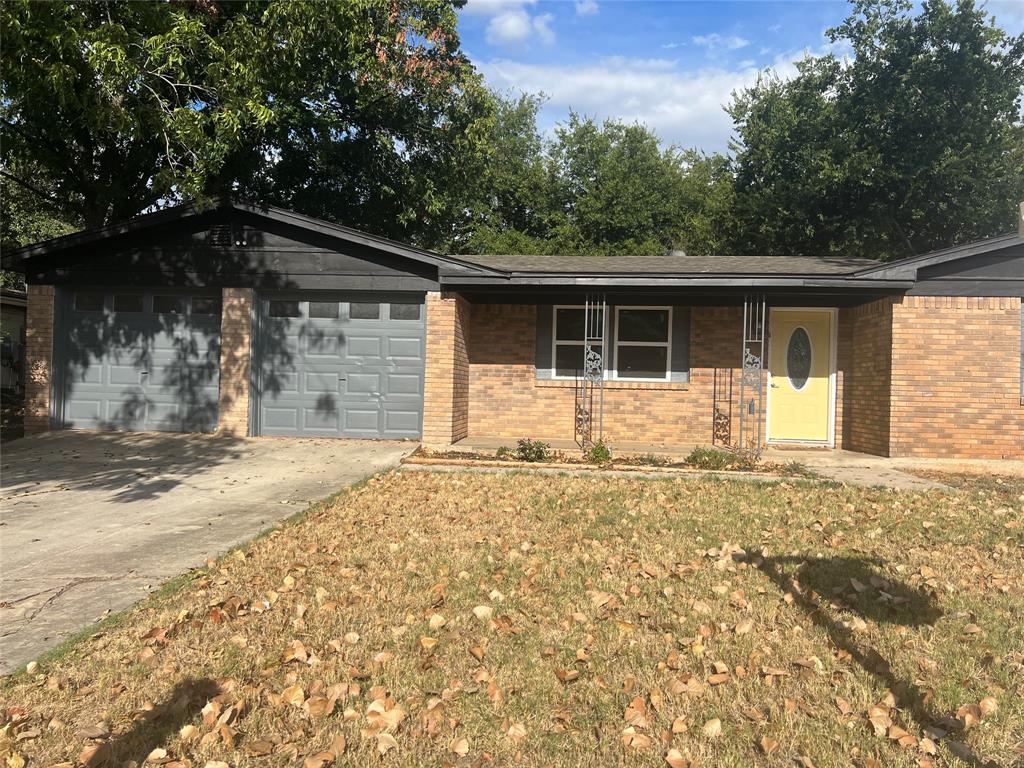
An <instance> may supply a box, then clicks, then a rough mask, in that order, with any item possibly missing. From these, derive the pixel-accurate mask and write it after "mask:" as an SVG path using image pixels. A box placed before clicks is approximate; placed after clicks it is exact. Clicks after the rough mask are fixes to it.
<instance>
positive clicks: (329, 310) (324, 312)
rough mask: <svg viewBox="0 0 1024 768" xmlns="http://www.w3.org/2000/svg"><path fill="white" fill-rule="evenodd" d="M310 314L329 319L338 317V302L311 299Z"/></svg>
mask: <svg viewBox="0 0 1024 768" xmlns="http://www.w3.org/2000/svg"><path fill="white" fill-rule="evenodd" d="M309 316H310V317H320V318H328V319H330V318H336V317H337V316H338V302H336V301H311V302H309Z"/></svg>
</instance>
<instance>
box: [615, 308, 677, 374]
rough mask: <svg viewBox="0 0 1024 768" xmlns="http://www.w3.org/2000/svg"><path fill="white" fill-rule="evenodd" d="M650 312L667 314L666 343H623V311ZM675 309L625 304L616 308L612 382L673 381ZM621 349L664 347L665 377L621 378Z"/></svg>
mask: <svg viewBox="0 0 1024 768" xmlns="http://www.w3.org/2000/svg"><path fill="white" fill-rule="evenodd" d="M623 309H626V310H648V311H652V312H658V311H660V312H666V313H667V314H668V318H667V321H668V322H667V326H666V329H667V331H668V332H667V334H666V336H665V341H622V339H621V334H620V333H619V313H620V312H621V311H622V310H623ZM673 309H674V307H672V306H644V305H633V304H624V305H622V306H616V307H615V336H614V341H615V344H614V347H615V349H614V354H615V365H614V366H613V367H612V369H611V374H612V377H611V378H612V381H636V382H644V381H647V382H667V381H671V380H672V324H673V322H674V318H673V316H672V312H673ZM619 347H663V348H664V349H665V375H664V376H662V377H660V378H650V377H642V378H641V377H638V376H620V375H619Z"/></svg>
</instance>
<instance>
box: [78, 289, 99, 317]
mask: <svg viewBox="0 0 1024 768" xmlns="http://www.w3.org/2000/svg"><path fill="white" fill-rule="evenodd" d="M75 309H76V310H77V311H79V312H102V311H103V294H102V293H93V292H91V291H90V292H86V291H78V292H76V293H75Z"/></svg>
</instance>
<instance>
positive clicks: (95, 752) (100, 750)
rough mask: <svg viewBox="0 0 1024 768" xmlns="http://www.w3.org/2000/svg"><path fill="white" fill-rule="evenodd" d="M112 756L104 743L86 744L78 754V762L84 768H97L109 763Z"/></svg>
mask: <svg viewBox="0 0 1024 768" xmlns="http://www.w3.org/2000/svg"><path fill="white" fill-rule="evenodd" d="M112 756H113V752H112V751H111V749H110V745H109V744H108V743H107V742H105V741H104V742H100V743H99V744H86V745H85V747H83V748H82V751H81V752H79V753H78V762H79V763H81V764H82V765H83V766H85V768H97V767H98V766H101V765H106V764H107V763H108V762H110V758H111V757H112Z"/></svg>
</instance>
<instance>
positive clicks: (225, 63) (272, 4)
mask: <svg viewBox="0 0 1024 768" xmlns="http://www.w3.org/2000/svg"><path fill="white" fill-rule="evenodd" d="M0 23H2V27H0V34H2V36H3V39H4V50H3V77H2V92H0V130H2V133H0V140H2V142H3V168H2V173H3V174H4V175H5V177H6V178H7V179H8V180H9V181H12V182H13V183H16V184H19V185H20V186H21V187H22V188H23V189H24V190H26V191H27V192H30V193H32V194H35V195H36V196H37V197H39V198H40V200H42V201H44V202H46V203H49V204H51V205H52V206H55V207H56V208H57V209H59V212H60V214H61V215H62V216H63V217H64V218H66V219H68V220H81V221H82V222H84V223H85V224H86V225H87V226H97V225H102V224H105V223H108V222H110V221H115V220H120V219H124V218H127V217H130V216H132V215H134V214H137V213H139V212H140V211H142V210H144V209H146V208H148V207H151V206H154V205H158V204H163V203H166V202H173V201H176V200H178V199H181V198H183V197H189V196H197V195H202V194H205V193H209V192H214V191H222V190H225V189H228V190H238V191H241V192H243V193H248V194H251V195H253V196H255V197H256V198H257V199H259V200H263V201H267V202H281V203H284V204H291V205H293V206H295V207H297V208H299V209H301V210H305V211H306V212H308V213H312V214H314V215H321V216H325V217H326V218H333V219H342V220H345V221H347V222H348V223H353V224H356V225H360V226H365V227H367V228H369V229H374V230H377V231H381V230H383V231H384V233H386V234H396V233H398V231H399V230H404V231H406V235H407V236H408V237H410V238H414V237H416V236H419V235H420V232H421V231H424V230H426V231H429V230H430V229H431V228H434V229H438V228H439V227H441V228H443V227H444V226H447V225H448V219H447V218H446V214H448V212H449V210H450V209H451V208H452V204H451V203H450V202H449V201H448V200H447V197H448V190H449V189H450V185H451V183H452V182H454V181H457V178H454V179H453V178H451V176H448V177H446V176H445V174H454V175H456V176H457V173H458V172H459V171H460V169H462V168H463V166H464V163H463V158H472V157H474V156H475V155H476V153H475V152H474V151H473V142H474V140H475V137H476V135H477V133H478V131H477V128H476V124H477V123H482V122H483V120H484V118H486V116H487V114H488V104H487V99H486V97H485V96H484V95H483V93H482V89H481V86H480V82H479V77H478V76H477V75H476V73H475V72H474V71H473V69H472V67H471V65H470V64H469V63H468V62H467V61H466V59H465V57H464V56H463V55H462V54H461V53H460V51H459V42H458V36H457V34H456V15H455V8H454V2H453V0H394V1H393V2H388V3H382V2H374V1H373V0H354V1H346V0H331V1H330V2H289V1H287V0H265V1H256V0H246V1H245V2H238V3H222V2H215V1H214V0H178V1H177V2H168V3H165V2H126V1H123V2H117V1H115V0H110V1H108V2H102V3H100V2H97V3H34V2H30V1H29V0H11V2H5V3H3V4H2V6H0ZM29 167H31V168H38V169H39V170H40V172H41V173H42V174H43V175H44V176H45V177H46V178H47V179H49V182H50V184H49V186H48V187H47V188H43V189H40V188H37V187H35V185H33V184H32V180H31V179H29V178H25V177H24V175H22V174H20V173H19V172H18V169H24V168H29ZM437 220H440V221H441V222H442V223H441V224H438V223H436V221H437Z"/></svg>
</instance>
